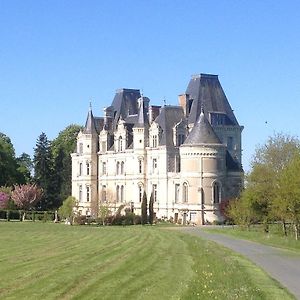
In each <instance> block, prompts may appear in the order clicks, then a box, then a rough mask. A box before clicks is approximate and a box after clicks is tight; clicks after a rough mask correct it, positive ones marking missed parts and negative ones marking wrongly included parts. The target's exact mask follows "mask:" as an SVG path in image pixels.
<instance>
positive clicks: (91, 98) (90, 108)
mask: <svg viewBox="0 0 300 300" xmlns="http://www.w3.org/2000/svg"><path fill="white" fill-rule="evenodd" d="M92 100H93V97H90V107H89V111H92Z"/></svg>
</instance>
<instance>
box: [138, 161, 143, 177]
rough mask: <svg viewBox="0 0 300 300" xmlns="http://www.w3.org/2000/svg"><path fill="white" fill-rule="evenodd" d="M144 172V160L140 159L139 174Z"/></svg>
mask: <svg viewBox="0 0 300 300" xmlns="http://www.w3.org/2000/svg"><path fill="white" fill-rule="evenodd" d="M142 172H143V161H142V159H139V174H142Z"/></svg>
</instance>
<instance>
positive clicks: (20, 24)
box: [0, 0, 300, 170]
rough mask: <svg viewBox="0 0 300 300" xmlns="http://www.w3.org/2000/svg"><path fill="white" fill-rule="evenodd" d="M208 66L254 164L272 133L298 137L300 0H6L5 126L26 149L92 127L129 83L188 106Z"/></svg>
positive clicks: (2, 54) (1, 87)
mask: <svg viewBox="0 0 300 300" xmlns="http://www.w3.org/2000/svg"><path fill="white" fill-rule="evenodd" d="M197 73H212V74H218V75H219V79H220V82H221V84H222V86H223V89H224V91H225V93H226V95H227V98H228V100H229V102H230V104H231V106H232V108H233V109H234V111H235V114H236V117H237V119H238V121H239V123H240V124H241V125H244V126H245V129H244V132H243V149H244V150H243V164H244V167H245V169H246V170H248V169H249V161H250V159H251V156H252V155H253V154H254V150H255V147H256V146H257V145H258V144H262V143H264V141H265V140H266V139H267V137H268V136H270V135H272V134H273V133H274V132H283V133H287V134H291V135H299V126H297V121H298V118H299V117H298V114H299V107H300V105H299V103H300V1H253V0H252V1H231V0H226V1H225V0H224V1H221V0H220V1H208V0H206V1H200V0H197V1H192V0H190V1H183V0H181V1H176V0H172V1H171V0H170V1H166V0H165V1H163V0H160V1H154V0H153V1H143V0H140V1H126V0H123V1H100V0H98V1H91V0H86V1H76V0H72V1H71V0H70V1H63V0H60V1H55V0H51V1H49V0H39V1H38V0H36V1H30V0H26V1H14V0H0V104H1V106H0V107H1V117H0V132H3V133H5V134H7V135H8V136H9V137H10V138H11V139H12V142H13V144H14V146H15V149H16V153H17V155H19V154H21V153H22V152H27V153H29V154H31V155H32V154H33V148H34V146H35V143H36V139H37V137H38V136H39V134H40V133H41V132H45V133H46V134H47V136H48V138H49V139H53V138H55V137H56V136H57V135H58V133H59V131H61V130H63V129H64V128H65V127H66V126H68V125H69V124H71V123H76V124H84V122H85V118H86V114H87V111H88V107H89V101H90V98H92V105H93V112H94V115H97V116H100V115H102V110H103V107H105V106H108V105H109V104H110V103H111V101H112V99H113V97H114V93H115V90H116V89H118V88H122V87H126V88H140V89H143V92H144V95H145V96H148V97H149V98H150V99H151V103H152V104H162V103H163V98H164V97H165V98H166V101H167V104H177V96H178V94H180V93H183V92H185V89H186V87H187V84H188V82H189V80H190V76H191V75H192V74H197ZM266 122H267V123H266Z"/></svg>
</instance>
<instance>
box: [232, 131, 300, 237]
mask: <svg viewBox="0 0 300 300" xmlns="http://www.w3.org/2000/svg"><path fill="white" fill-rule="evenodd" d="M227 217H229V218H230V219H232V220H233V222H234V223H236V224H239V225H243V226H246V227H247V228H249V227H250V226H251V225H253V224H257V223H261V224H263V227H264V231H265V232H268V231H269V224H270V223H274V222H280V223H281V224H282V232H283V234H284V235H287V224H288V225H289V226H290V227H291V226H292V228H293V232H294V235H295V239H298V236H299V227H300V141H299V139H298V138H296V137H291V136H288V135H283V134H276V135H275V136H274V137H270V138H269V139H268V140H267V142H266V144H265V145H263V146H260V147H258V148H257V149H256V152H255V155H254V157H253V160H252V163H251V171H250V172H249V174H247V175H246V176H245V189H244V190H243V191H242V193H241V197H240V198H239V199H236V200H233V201H230V202H229V206H228V208H227Z"/></svg>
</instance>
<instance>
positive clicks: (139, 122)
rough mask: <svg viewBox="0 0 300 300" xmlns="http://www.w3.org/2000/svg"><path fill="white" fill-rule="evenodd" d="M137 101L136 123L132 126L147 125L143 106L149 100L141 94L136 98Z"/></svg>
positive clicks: (147, 121)
mask: <svg viewBox="0 0 300 300" xmlns="http://www.w3.org/2000/svg"><path fill="white" fill-rule="evenodd" d="M138 102H139V112H138V117H137V120H136V123H135V125H134V127H144V126H149V118H148V114H147V111H146V108H145V102H148V103H149V102H150V100H149V98H147V97H144V96H142V97H141V98H139V99H138Z"/></svg>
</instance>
